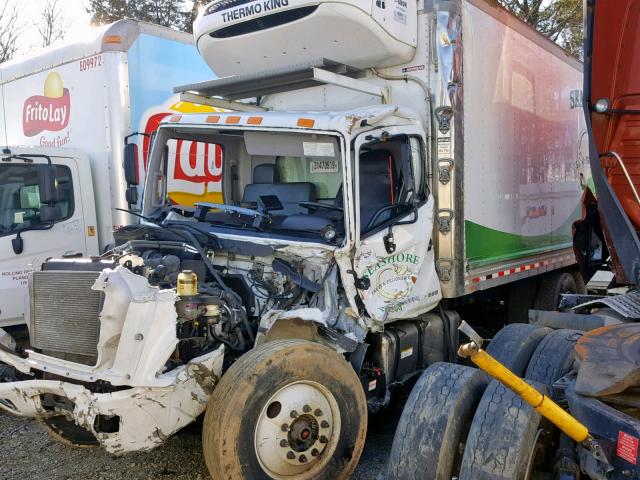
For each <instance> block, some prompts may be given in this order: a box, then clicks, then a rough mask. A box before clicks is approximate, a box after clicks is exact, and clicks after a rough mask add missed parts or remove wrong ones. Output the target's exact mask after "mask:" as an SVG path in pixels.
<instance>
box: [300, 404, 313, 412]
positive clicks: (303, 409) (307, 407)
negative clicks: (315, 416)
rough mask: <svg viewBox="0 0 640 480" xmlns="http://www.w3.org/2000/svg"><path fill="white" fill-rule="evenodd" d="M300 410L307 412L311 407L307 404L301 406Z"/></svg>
mask: <svg viewBox="0 0 640 480" xmlns="http://www.w3.org/2000/svg"><path fill="white" fill-rule="evenodd" d="M302 411H303V412H304V413H309V412H310V411H311V407H310V406H309V405H305V406H304V407H302Z"/></svg>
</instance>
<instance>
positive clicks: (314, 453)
mask: <svg viewBox="0 0 640 480" xmlns="http://www.w3.org/2000/svg"><path fill="white" fill-rule="evenodd" d="M319 453H320V452H319V451H318V449H317V448H314V449H313V450H311V456H312V457H317V456H318V454H319Z"/></svg>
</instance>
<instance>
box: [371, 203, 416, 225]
mask: <svg viewBox="0 0 640 480" xmlns="http://www.w3.org/2000/svg"><path fill="white" fill-rule="evenodd" d="M412 207H413V205H411V204H410V203H406V202H402V203H396V204H394V205H386V206H384V207H382V208H380V209H379V210H378V211H377V212H376V213H375V214H374V215H373V217H371V220H369V221H368V222H367V225H366V226H365V227H364V229H363V232H368V231H369V230H371V229H372V228H373V227H375V226H376V223H377V220H378V218H380V215H382V214H383V213H385V212H388V211H390V210H398V209H401V208H407V209H408V208H412ZM385 221H386V220H385ZM380 223H383V222H380Z"/></svg>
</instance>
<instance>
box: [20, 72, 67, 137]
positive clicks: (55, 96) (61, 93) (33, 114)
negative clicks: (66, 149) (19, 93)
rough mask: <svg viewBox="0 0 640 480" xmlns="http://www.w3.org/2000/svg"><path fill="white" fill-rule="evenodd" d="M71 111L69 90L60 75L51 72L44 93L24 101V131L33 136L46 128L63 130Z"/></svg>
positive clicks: (53, 130) (52, 130)
mask: <svg viewBox="0 0 640 480" xmlns="http://www.w3.org/2000/svg"><path fill="white" fill-rule="evenodd" d="M70 111H71V97H70V95H69V90H68V89H66V88H64V85H63V83H62V78H61V77H60V75H59V74H57V73H56V72H51V73H50V74H49V75H47V79H46V80H45V82H44V95H34V96H32V97H29V98H27V99H26V100H25V102H24V107H23V108H22V131H23V132H24V134H25V135H26V136H27V137H33V136H34V135H37V134H39V133H40V132H42V131H44V130H48V131H50V132H58V131H60V130H63V129H64V128H65V127H66V126H67V125H68V124H69V113H70Z"/></svg>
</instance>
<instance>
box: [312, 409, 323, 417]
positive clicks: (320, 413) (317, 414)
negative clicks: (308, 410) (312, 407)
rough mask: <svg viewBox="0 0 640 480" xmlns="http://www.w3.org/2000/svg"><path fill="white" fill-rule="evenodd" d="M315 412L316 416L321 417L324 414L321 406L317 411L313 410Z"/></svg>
mask: <svg viewBox="0 0 640 480" xmlns="http://www.w3.org/2000/svg"><path fill="white" fill-rule="evenodd" d="M313 414H314V415H315V416H316V417H321V416H322V410H320V409H319V408H316V411H315V412H313Z"/></svg>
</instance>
